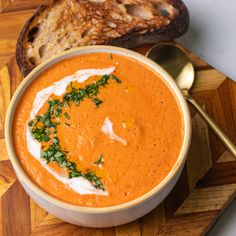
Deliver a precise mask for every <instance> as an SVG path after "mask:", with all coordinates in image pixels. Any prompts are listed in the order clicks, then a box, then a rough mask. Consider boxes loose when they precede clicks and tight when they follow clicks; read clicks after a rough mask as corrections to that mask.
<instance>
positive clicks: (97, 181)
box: [83, 171, 105, 190]
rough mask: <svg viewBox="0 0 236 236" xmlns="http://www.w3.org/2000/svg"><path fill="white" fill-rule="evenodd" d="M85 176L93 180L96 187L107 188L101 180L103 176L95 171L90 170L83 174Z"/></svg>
mask: <svg viewBox="0 0 236 236" xmlns="http://www.w3.org/2000/svg"><path fill="white" fill-rule="evenodd" d="M83 177H85V178H86V179H87V180H89V181H91V182H92V183H93V186H94V187H95V188H97V189H101V190H105V188H104V186H103V184H102V182H101V178H99V177H98V176H97V175H96V174H95V173H94V172H92V171H89V172H87V173H86V174H83Z"/></svg>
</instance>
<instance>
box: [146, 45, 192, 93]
mask: <svg viewBox="0 0 236 236" xmlns="http://www.w3.org/2000/svg"><path fill="white" fill-rule="evenodd" d="M146 56H147V57H149V58H150V59H152V60H153V61H155V62H157V63H158V64H160V65H161V66H162V67H163V68H164V69H165V70H166V71H167V72H168V73H169V74H170V75H171V77H172V78H174V79H175V81H176V83H177V85H178V86H179V88H180V89H181V90H190V89H191V88H192V86H193V83H194V76H195V72H194V67H193V64H192V63H191V61H190V59H189V57H188V56H187V55H186V54H185V53H184V52H183V51H182V50H181V49H179V48H178V47H176V46H174V45H173V44H169V43H163V44H156V45H154V46H153V47H152V48H151V49H150V50H149V51H148V52H147V54H146ZM183 78H184V79H183Z"/></svg>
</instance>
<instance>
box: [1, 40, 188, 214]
mask: <svg viewBox="0 0 236 236" xmlns="http://www.w3.org/2000/svg"><path fill="white" fill-rule="evenodd" d="M88 53H113V54H120V55H123V56H126V57H128V58H133V59H135V60H137V61H139V62H141V63H143V64H145V65H146V66H148V67H149V68H151V69H152V70H154V72H155V73H157V74H159V75H160V78H161V79H162V80H163V82H165V84H166V85H167V86H168V87H169V89H170V90H171V92H172V94H174V95H175V97H176V100H177V101H178V103H179V107H180V108H181V113H182V117H183V124H184V127H183V129H184V138H183V145H182V148H181V151H180V154H179V157H178V159H177V161H176V163H175V165H174V166H173V168H172V169H171V171H170V172H169V173H168V175H167V176H166V177H165V178H164V179H163V180H162V181H161V182H160V183H159V184H158V185H156V186H155V187H154V188H153V189H151V190H150V191H148V192H147V193H145V194H144V195H142V196H140V197H138V198H136V199H133V200H131V201H129V202H125V203H122V204H119V205H114V206H107V207H86V206H78V205H74V204H71V203H67V202H64V201H62V200H59V199H57V198H56V197H53V196H52V195H50V194H49V193H47V192H45V191H44V190H42V189H41V188H40V187H38V186H37V185H36V184H35V183H34V182H33V181H32V180H31V179H30V177H28V175H27V174H26V173H25V171H24V170H23V168H22V166H21V165H20V163H19V161H18V159H17V157H16V154H15V152H14V148H13V143H12V130H11V124H12V119H13V115H14V112H15V107H16V106H17V104H18V102H19V100H20V98H21V96H22V94H23V93H24V91H25V89H26V88H27V87H28V86H29V84H30V83H31V82H32V81H33V80H34V78H36V77H37V76H38V75H39V74H40V73H42V72H43V71H45V70H46V69H48V68H49V67H50V66H51V65H53V64H55V63H57V62H58V61H61V60H64V59H67V58H71V57H73V56H79V55H81V54H88ZM191 132H192V128H191V119H190V112H189V109H188V105H187V102H186V100H185V98H184V97H183V95H182V93H181V91H180V89H179V88H178V86H177V84H176V83H175V82H174V80H173V79H172V77H171V76H170V75H169V74H168V73H167V72H166V71H165V70H164V69H163V68H162V67H161V66H160V65H158V64H157V63H155V62H154V61H152V60H151V59H149V58H147V57H145V56H143V55H141V54H140V53H138V52H134V51H131V50H129V49H124V48H120V47H115V46H104V45H97V46H84V47H79V48H74V49H71V50H68V51H66V52H62V53H60V54H58V55H56V56H53V57H51V58H49V59H48V60H46V61H45V62H43V63H42V64H40V65H38V66H37V67H36V68H35V69H33V70H32V71H31V72H30V73H29V74H28V75H27V76H26V77H25V78H24V79H23V81H22V82H21V83H20V85H19V86H18V87H17V89H16V91H15V92H14V95H13V96H12V98H11V101H10V104H9V107H8V111H7V115H6V119H5V141H6V148H7V152H8V155H9V158H10V161H11V163H12V165H13V168H14V170H15V172H16V174H17V178H18V179H19V180H20V182H23V183H24V184H25V185H27V187H29V189H30V190H31V191H33V192H34V193H36V194H37V195H38V196H39V197H40V198H42V199H44V200H46V201H48V202H49V203H51V204H53V205H57V206H58V207H61V208H63V209H67V210H70V211H75V212H80V213H93V214H96V213H99V214H100V213H103V214H104V213H111V212H116V211H121V210H124V209H128V208H131V207H134V206H137V205H140V204H142V203H143V202H145V201H147V200H148V199H151V198H152V197H154V196H155V195H156V194H158V193H160V192H162V191H163V189H165V188H166V187H167V186H168V185H169V184H170V183H171V180H172V179H173V178H174V177H175V176H176V174H177V173H178V171H181V166H182V165H183V164H184V163H185V159H186V156H187V153H188V150H189V146H190V142H191Z"/></svg>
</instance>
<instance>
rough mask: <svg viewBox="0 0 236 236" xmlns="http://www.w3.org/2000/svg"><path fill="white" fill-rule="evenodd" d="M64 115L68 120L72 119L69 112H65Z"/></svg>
mask: <svg viewBox="0 0 236 236" xmlns="http://www.w3.org/2000/svg"><path fill="white" fill-rule="evenodd" d="M64 116H65V118H66V119H67V120H69V119H70V115H69V114H68V113H67V112H65V113H64Z"/></svg>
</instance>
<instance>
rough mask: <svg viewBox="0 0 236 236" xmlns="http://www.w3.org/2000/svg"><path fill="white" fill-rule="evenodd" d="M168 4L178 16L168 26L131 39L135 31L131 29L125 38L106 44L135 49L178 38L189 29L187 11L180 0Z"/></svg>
mask: <svg viewBox="0 0 236 236" xmlns="http://www.w3.org/2000/svg"><path fill="white" fill-rule="evenodd" d="M170 3H171V4H172V5H173V6H174V7H175V8H177V9H178V10H179V13H180V14H178V15H177V16H176V17H175V18H174V19H172V20H171V22H170V23H169V24H168V25H166V26H163V27H161V28H159V29H156V30H154V31H152V32H148V33H146V34H143V35H136V37H133V36H134V34H135V29H133V30H132V31H130V32H129V33H128V34H126V35H125V36H123V37H120V38H116V39H113V40H111V41H109V42H108V44H110V45H114V46H121V47H124V48H135V47H139V46H142V45H145V44H154V43H161V42H165V41H170V40H173V39H177V38H179V37H180V36H182V35H183V34H185V33H186V32H187V30H188V28H189V11H188V9H187V7H186V5H185V4H184V3H183V1H182V0H170ZM137 30H138V29H137Z"/></svg>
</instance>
